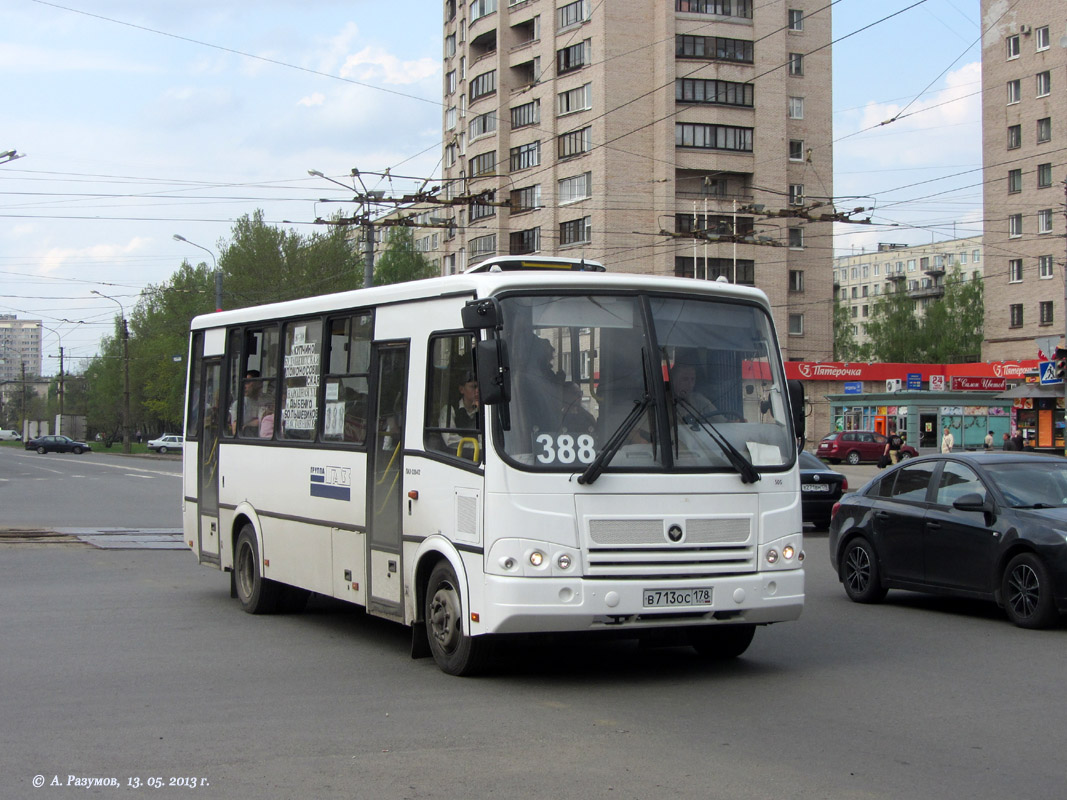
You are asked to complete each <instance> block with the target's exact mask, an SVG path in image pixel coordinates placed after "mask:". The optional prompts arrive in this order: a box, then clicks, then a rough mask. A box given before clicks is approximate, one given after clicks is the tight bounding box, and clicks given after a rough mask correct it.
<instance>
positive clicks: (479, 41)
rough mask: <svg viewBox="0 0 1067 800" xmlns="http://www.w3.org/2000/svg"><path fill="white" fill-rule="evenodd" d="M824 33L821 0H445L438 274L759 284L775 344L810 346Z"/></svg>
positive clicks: (827, 98)
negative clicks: (484, 265)
mask: <svg viewBox="0 0 1067 800" xmlns="http://www.w3.org/2000/svg"><path fill="white" fill-rule="evenodd" d="M829 42H830V10H829V8H828V7H827V5H826V3H824V2H821V0H820V2H815V1H814V0H810V1H809V0H770V1H769V2H760V3H756V2H753V0H656V1H655V2H653V1H652V0H611V2H610V3H602V2H593V0H574V2H565V1H564V0H466V1H465V2H464V1H463V0H446V2H445V14H444V98H445V104H444V105H445V110H444V162H443V171H444V176H445V188H444V194H445V196H446V197H450V198H453V199H454V198H457V197H469V198H471V199H470V201H469V202H468V203H467V204H465V205H461V206H456V207H453V208H442V209H441V213H440V215H441V216H445V215H446V214H447V215H448V216H450V217H451V218H452V219H453V220H454V222H455V227H454V228H452V229H450V230H447V231H443V234H444V235H443V238H442V242H441V248H442V253H443V257H442V271H443V272H445V273H449V272H458V271H462V270H463V269H465V268H466V267H468V266H471V265H473V264H475V263H477V262H478V261H479V260H482V259H484V258H486V257H488V256H492V255H500V254H523V255H526V254H543V255H556V254H558V255H582V256H585V257H587V258H591V259H595V260H600V261H603V262H604V263H605V265H606V266H607V267H608V269H610V270H612V271H627V272H638V273H646V274H657V275H680V276H687V277H695V278H699V279H705V278H706V279H715V278H716V277H719V276H725V277H726V278H727V279H728V280H731V281H736V282H737V283H739V284H749V285H755V286H758V287H759V288H761V289H763V290H764V291H765V292H766V293H767V294H768V296H769V297H770V300H771V303H772V305H773V307H774V309H775V321H776V324H777V327H778V331H779V334H780V337H781V339H782V347H783V349H784V350H785V352H786V355H787V357H789V358H794V359H819V358H826V357H828V356H829V354H830V350H831V342H832V339H831V312H832V303H833V301H832V296H833V287H832V268H831V256H832V239H831V235H832V230H831V223H829V222H817V221H812V219H811V217H817V216H818V214H817V213H814V212H811V209H812V207H813V206H817V205H819V204H822V205H823V207H822V208H821V209H819V210H820V211H823V212H825V211H826V210H827V209H828V206H826V205H825V204H826V203H827V202H828V201H829V198H830V197H831V196H832V194H833V184H832V178H833V172H832V163H833V158H832V144H831V92H830V81H831V75H830V72H831V69H830V67H831V59H830V48H829V46H828V45H829ZM483 192H485V193H491V195H490V194H482V193H483ZM490 196H491V197H492V201H491V202H490V201H489V197H490ZM809 212H811V213H809ZM772 215H773V216H772ZM735 240H740V241H735ZM755 242H760V243H758V244H757V243H755Z"/></svg>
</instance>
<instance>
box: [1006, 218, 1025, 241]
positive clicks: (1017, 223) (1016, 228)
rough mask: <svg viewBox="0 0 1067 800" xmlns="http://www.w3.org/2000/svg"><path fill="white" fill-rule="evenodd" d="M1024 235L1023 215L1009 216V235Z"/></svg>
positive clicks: (1015, 236) (1014, 236) (1011, 236)
mask: <svg viewBox="0 0 1067 800" xmlns="http://www.w3.org/2000/svg"><path fill="white" fill-rule="evenodd" d="M1022 235H1023V215H1022V214H1011V215H1009V216H1008V236H1009V238H1012V239H1014V238H1017V237H1019V236H1022Z"/></svg>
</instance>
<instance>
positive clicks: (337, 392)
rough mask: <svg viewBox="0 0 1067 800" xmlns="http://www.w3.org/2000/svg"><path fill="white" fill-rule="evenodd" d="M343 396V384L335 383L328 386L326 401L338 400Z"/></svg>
mask: <svg viewBox="0 0 1067 800" xmlns="http://www.w3.org/2000/svg"><path fill="white" fill-rule="evenodd" d="M340 396H341V384H340V383H338V382H336V381H334V382H331V383H327V384H326V399H327V400H337V399H339V398H340Z"/></svg>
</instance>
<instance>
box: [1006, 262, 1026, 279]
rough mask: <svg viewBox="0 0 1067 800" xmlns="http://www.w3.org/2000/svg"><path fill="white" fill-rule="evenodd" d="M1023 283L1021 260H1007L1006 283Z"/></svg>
mask: <svg viewBox="0 0 1067 800" xmlns="http://www.w3.org/2000/svg"><path fill="white" fill-rule="evenodd" d="M1022 282H1023V260H1022V259H1021V258H1010V259H1008V283H1022Z"/></svg>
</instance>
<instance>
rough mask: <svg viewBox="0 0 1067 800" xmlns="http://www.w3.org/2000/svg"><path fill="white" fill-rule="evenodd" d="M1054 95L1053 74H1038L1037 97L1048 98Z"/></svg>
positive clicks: (1045, 72)
mask: <svg viewBox="0 0 1067 800" xmlns="http://www.w3.org/2000/svg"><path fill="white" fill-rule="evenodd" d="M1050 94H1052V73H1051V72H1049V71H1048V70H1046V71H1044V72H1039V73H1037V96H1038V97H1048V96H1049V95H1050Z"/></svg>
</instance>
